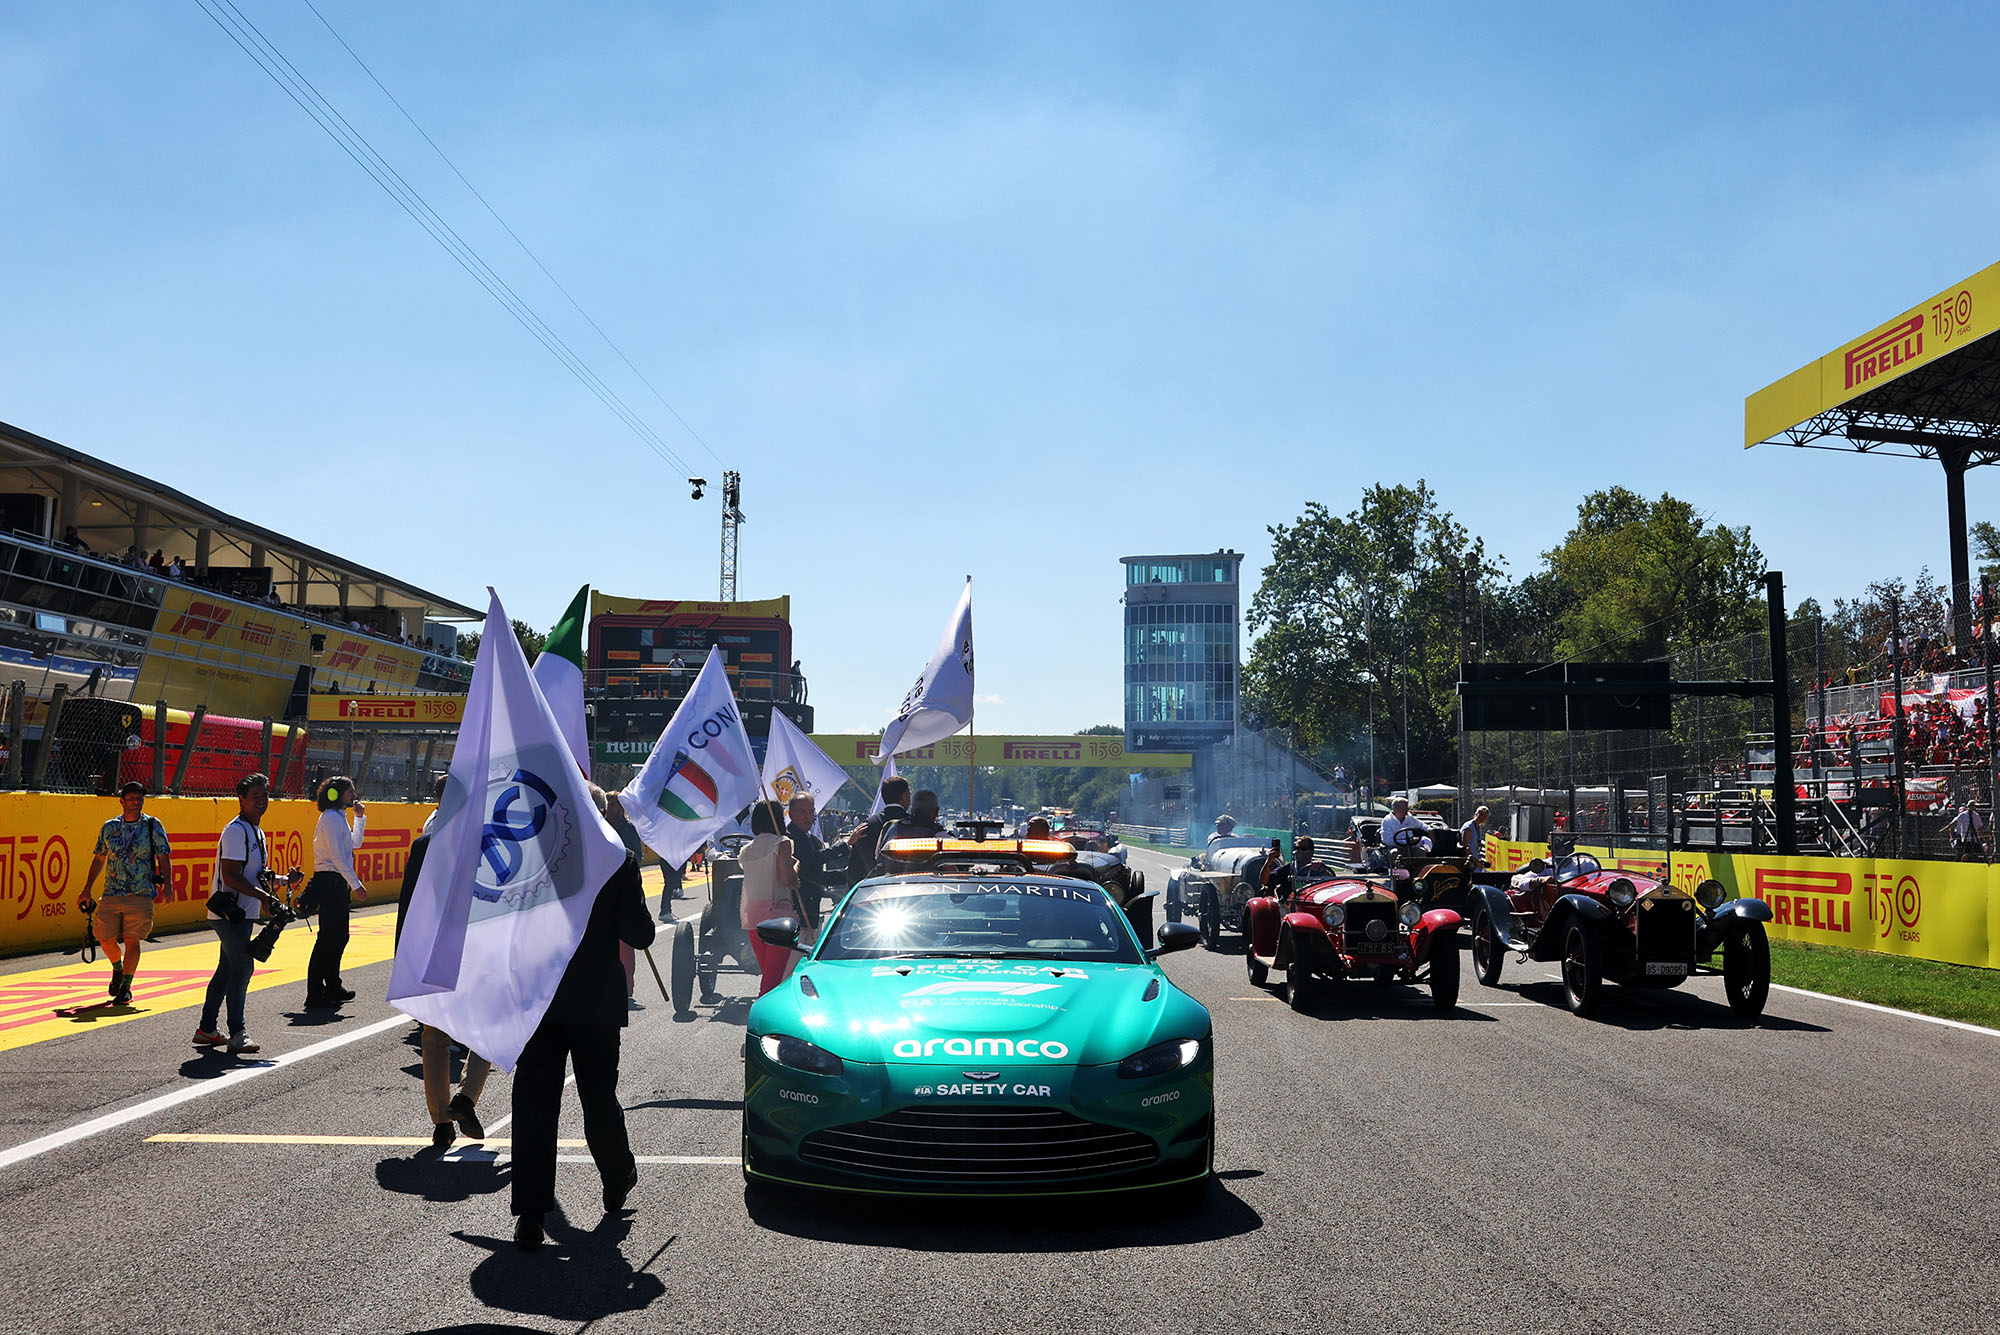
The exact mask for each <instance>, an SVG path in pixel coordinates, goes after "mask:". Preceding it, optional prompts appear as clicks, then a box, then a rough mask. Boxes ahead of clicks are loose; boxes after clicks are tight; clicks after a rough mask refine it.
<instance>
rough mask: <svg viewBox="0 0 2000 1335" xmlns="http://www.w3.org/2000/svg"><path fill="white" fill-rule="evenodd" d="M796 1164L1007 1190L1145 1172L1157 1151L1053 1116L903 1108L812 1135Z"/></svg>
mask: <svg viewBox="0 0 2000 1335" xmlns="http://www.w3.org/2000/svg"><path fill="white" fill-rule="evenodd" d="M799 1157H800V1158H802V1159H804V1160H805V1161H807V1162H808V1163H815V1164H822V1165H824V1166H826V1167H828V1168H838V1169H844V1170H846V1171H848V1172H854V1173H868V1174H872V1175H875V1176H881V1177H901V1178H907V1179H909V1180H911V1181H923V1182H949V1181H953V1180H958V1181H970V1182H1012V1181H1023V1180H1028V1179H1051V1178H1053V1179H1058V1180H1060V1179H1066V1178H1079V1177H1090V1176H1095V1175H1097V1174H1100V1173H1115V1172H1124V1171H1129V1170H1131V1169H1137V1168H1146V1167H1149V1166H1151V1165H1152V1164H1153V1162H1154V1161H1155V1160H1156V1159H1158V1158H1159V1150H1158V1148H1157V1147H1156V1146H1155V1145H1154V1144H1153V1142H1152V1140H1151V1139H1150V1138H1149V1137H1146V1136H1142V1135H1140V1134H1139V1133H1137V1132H1135V1131H1125V1130H1122V1129H1120V1128H1118V1127H1113V1126H1100V1125H1098V1124H1097V1123H1095V1122H1086V1121H1084V1120H1083V1119H1082V1118H1081V1117H1077V1116H1075V1115H1073V1114H1071V1113H1068V1112H1064V1111H1063V1110H1062V1109H1060V1108H904V1109H902V1110H900V1111H898V1112H893V1113H889V1114H888V1115H886V1116H883V1117H877V1118H874V1119H873V1120H871V1121H866V1122H850V1123H848V1124H847V1125H846V1126H837V1127H829V1128H828V1129H826V1130H824V1131H816V1132H814V1133H813V1134H812V1135H810V1136H807V1137H806V1138H805V1141H804V1143H802V1144H801V1145H800V1146H799Z"/></svg>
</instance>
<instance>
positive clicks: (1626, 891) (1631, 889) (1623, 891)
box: [1604, 876, 1639, 909]
mask: <svg viewBox="0 0 2000 1335" xmlns="http://www.w3.org/2000/svg"><path fill="white" fill-rule="evenodd" d="M1604 897H1605V898H1606V899H1608V900H1610V901H1611V902H1612V903H1613V904H1615V905H1617V906H1618V907H1619V908H1621V909H1629V908H1631V907H1632V901H1633V900H1635V899H1637V898H1638V897H1639V887H1638V886H1636V885H1633V884H1632V883H1631V882H1630V881H1628V880H1626V879H1625V878H1624V877H1623V876H1620V877H1619V878H1618V879H1617V880H1615V881H1613V882H1612V883H1611V884H1610V885H1609V886H1608V887H1607V888H1606V889H1605V891H1604Z"/></svg>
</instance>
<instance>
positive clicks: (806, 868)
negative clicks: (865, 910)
mask: <svg viewBox="0 0 2000 1335" xmlns="http://www.w3.org/2000/svg"><path fill="white" fill-rule="evenodd" d="M813 816H814V810H813V800H812V798H811V797H810V796H808V795H806V794H804V793H801V794H799V795H798V796H797V797H794V798H793V799H792V800H791V802H790V803H789V804H788V805H787V806H786V808H785V837H786V838H787V839H789V840H791V841H792V852H793V853H794V854H795V855H796V856H797V857H798V860H799V907H801V908H802V909H804V910H805V915H806V921H805V923H804V927H805V932H804V933H803V934H804V935H806V936H811V935H812V934H813V933H815V932H817V931H818V930H819V922H820V910H821V904H822V897H823V896H825V895H827V894H829V893H831V894H834V895H838V894H839V892H840V891H841V890H842V889H844V888H845V887H846V885H847V880H846V876H845V873H843V872H842V871H840V870H839V869H838V868H837V867H836V868H834V869H831V870H829V869H828V867H827V848H826V844H825V843H823V842H822V841H821V840H820V837H819V835H818V834H817V833H815V832H814V830H813V825H814V823H815V822H814V820H813ZM844 851H845V850H841V852H844ZM833 860H834V861H835V862H836V863H837V862H838V861H839V860H840V852H836V853H835V854H834V855H833Z"/></svg>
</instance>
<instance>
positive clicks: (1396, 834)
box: [1382, 797, 1431, 853]
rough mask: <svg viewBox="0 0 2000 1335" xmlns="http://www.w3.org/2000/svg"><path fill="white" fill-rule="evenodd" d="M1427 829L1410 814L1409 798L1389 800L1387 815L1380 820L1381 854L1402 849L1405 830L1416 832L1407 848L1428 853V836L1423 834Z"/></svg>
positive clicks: (1429, 844)
mask: <svg viewBox="0 0 2000 1335" xmlns="http://www.w3.org/2000/svg"><path fill="white" fill-rule="evenodd" d="M1429 828H1430V827H1429V826H1427V825H1425V824H1424V823H1423V822H1422V821H1420V820H1418V819H1417V818H1416V817H1415V816H1412V815H1411V814H1410V799H1409V798H1407V797H1398V798H1393V799H1391V801H1390V803H1389V814H1388V815H1387V816H1384V817H1383V818H1382V849H1383V852H1385V853H1392V852H1394V851H1395V850H1396V849H1397V848H1400V847H1404V842H1403V836H1404V831H1406V830H1415V831H1416V832H1417V833H1416V835H1415V836H1414V837H1412V838H1411V839H1410V840H1409V843H1408V847H1410V848H1416V849H1421V850H1423V851H1424V852H1426V853H1428V852H1430V851H1431V841H1430V836H1429V835H1428V834H1427V833H1425V831H1427V830H1428V829H1429Z"/></svg>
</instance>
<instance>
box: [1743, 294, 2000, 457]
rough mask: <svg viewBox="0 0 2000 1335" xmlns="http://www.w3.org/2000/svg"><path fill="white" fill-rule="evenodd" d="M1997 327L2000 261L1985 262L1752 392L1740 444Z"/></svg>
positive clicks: (1794, 422)
mask: <svg viewBox="0 0 2000 1335" xmlns="http://www.w3.org/2000/svg"><path fill="white" fill-rule="evenodd" d="M1995 330H2000V264H1992V265H1988V266H1987V267H1986V268H1984V269H1981V270H1980V271H1979V272H1978V273H1976V274H1974V275H1972V277H1970V278H1968V279H1966V280H1965V281H1964V282H1962V283H1954V284H1952V285H1951V286H1950V287H1948V288H1946V289H1945V290H1944V291H1942V292H1939V293H1938V294H1936V295H1935V296H1933V297H1930V298H1928V299H1927V300H1924V301H1920V302H1918V303H1917V304H1916V305H1914V306H1912V307H1910V309H1908V310H1906V311H1904V312H1903V313H1902V314H1901V315H1898V316H1896V317H1894V318H1893V319H1890V320H1887V321H1885V322H1884V323H1882V324H1879V325H1876V326H1875V327H1874V328H1873V329H1871V330H1869V331H1868V332H1867V333H1865V334H1863V335H1862V336H1861V337H1860V338H1857V339H1854V340H1852V341H1850V342H1847V343H1844V344H1842V345H1841V346H1840V347H1837V348H1835V349H1834V350H1833V351H1832V352H1829V353H1827V354H1826V356H1824V357H1821V358H1820V359H1819V360H1818V361H1813V362H1808V363H1806V364H1805V365H1804V366H1801V367H1800V368H1799V369H1798V370H1796V371H1794V372H1792V373H1791V374H1790V375H1788V376H1786V377H1785V378H1784V379H1783V380H1780V381H1777V382H1776V383H1774V384H1770V385H1766V386H1765V387H1764V388H1762V389H1760V390H1758V391H1757V392H1756V393H1755V394H1752V395H1751V396H1750V397H1749V398H1748V399H1746V400H1745V401H1744V404H1743V444H1744V447H1745V448H1748V447H1749V446H1752V445H1755V444H1758V443H1759V442H1761V441H1766V440H1769V439H1771V438H1772V437H1773V436H1776V435H1778V434H1779V433H1780V432H1783V431H1786V430H1788V429H1790V428H1792V427H1795V426H1797V425H1798V424H1799V423H1800V422H1804V421H1806V420H1808V419H1810V418H1813V417H1817V416H1819V415H1820V414H1821V413H1823V412H1825V411H1827V410H1828V409H1829V408H1837V407H1839V406H1840V405H1841V404H1843V403H1846V402H1847V401H1848V400H1849V399H1852V398H1855V397H1857V396H1859V395H1862V394H1866V393H1867V392H1868V391H1869V390H1871V389H1877V388H1879V387H1881V386H1883V385H1886V384H1888V383H1889V382H1890V381H1892V380H1894V379H1896V378H1897V377H1898V376H1902V375H1907V374H1908V373H1910V372H1911V371H1914V370H1916V369H1917V368H1918V367H1919V366H1923V365H1924V364H1926V363H1928V362H1934V361H1936V360H1937V359H1938V358H1940V357H1942V356H1944V355H1945V354H1946V353H1948V352H1951V351H1953V350H1955V349H1958V348H1962V347H1964V346H1965V345H1966V344H1968V343H1970V342H1972V341H1973V340H1974V339H1978V338H1984V337H1985V336H1986V335H1988V334H1990V333H1993V332H1994V331H1995Z"/></svg>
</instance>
